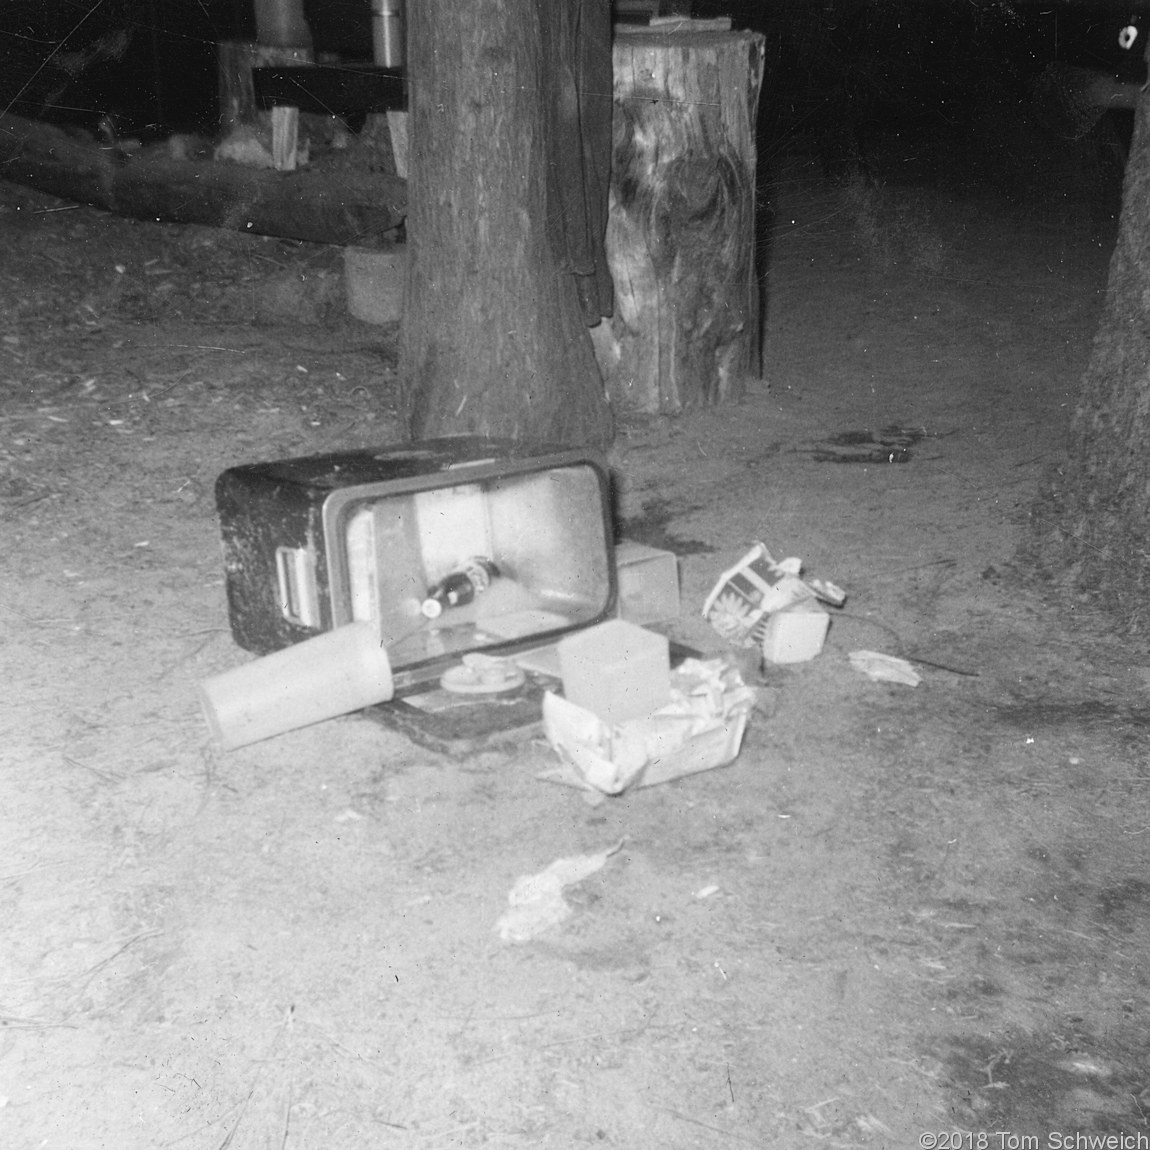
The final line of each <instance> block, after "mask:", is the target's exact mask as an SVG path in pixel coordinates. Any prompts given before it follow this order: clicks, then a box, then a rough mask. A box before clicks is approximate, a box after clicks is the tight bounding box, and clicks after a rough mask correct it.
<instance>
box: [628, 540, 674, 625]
mask: <svg viewBox="0 0 1150 1150" xmlns="http://www.w3.org/2000/svg"><path fill="white" fill-rule="evenodd" d="M615 568H616V572H617V575H618V581H619V598H618V600H617V602H616V607H615V613H616V615H617V616H618V617H619V618H620V619H626V620H627V622H628V623H638V624H639V625H640V626H642V625H643V624H646V623H666V622H669V621H670V620H672V619H677V618H678V617H679V610H680V603H679V557H678V556H677V555H675V554H673V553H672V552H670V551H661V550H659V548H657V547H648V546H647V545H646V544H645V543H633V542H631V541H630V540H629V539H624V540H620V541H619V542H618V543H617V544H616V545H615Z"/></svg>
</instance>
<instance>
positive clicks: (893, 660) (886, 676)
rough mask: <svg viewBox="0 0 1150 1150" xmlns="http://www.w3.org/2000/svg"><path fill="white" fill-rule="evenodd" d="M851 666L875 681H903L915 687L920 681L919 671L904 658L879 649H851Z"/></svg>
mask: <svg viewBox="0 0 1150 1150" xmlns="http://www.w3.org/2000/svg"><path fill="white" fill-rule="evenodd" d="M849 658H850V661H851V666H852V667H854V669H855V670H856V671H861V672H862V673H863V674H864V675H866V677H867V678H868V679H873V680H874V681H875V682H876V683H903V684H905V685H906V686H908V687H917V686H918V685H919V683H921V682H922V678H921V677H920V676H919V673H918V672H917V671H916V670H915V669H914V668H913V667H912V666H911V665H910V664H909V663H908V662H907V661H906V660H905V659H900V658H898V657H897V656H895V655H884V654H882V652H881V651H852V652H851V653H850V656H849Z"/></svg>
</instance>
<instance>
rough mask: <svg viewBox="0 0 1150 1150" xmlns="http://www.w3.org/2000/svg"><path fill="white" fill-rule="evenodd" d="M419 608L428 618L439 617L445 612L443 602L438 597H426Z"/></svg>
mask: <svg viewBox="0 0 1150 1150" xmlns="http://www.w3.org/2000/svg"><path fill="white" fill-rule="evenodd" d="M419 610H420V611H421V612H422V613H423V615H424V617H425V618H427V619H438V618H439V616H440V615H442V614H443V604H442V603H440V601H439V600H438V599H424V601H423V602H422V603H421V604H420V605H419Z"/></svg>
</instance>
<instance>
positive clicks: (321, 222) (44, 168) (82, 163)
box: [0, 115, 407, 244]
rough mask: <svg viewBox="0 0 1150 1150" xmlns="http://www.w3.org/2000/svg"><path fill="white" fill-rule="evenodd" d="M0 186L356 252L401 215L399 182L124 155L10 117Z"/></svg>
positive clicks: (0, 118) (0, 152) (5, 123)
mask: <svg viewBox="0 0 1150 1150" xmlns="http://www.w3.org/2000/svg"><path fill="white" fill-rule="evenodd" d="M0 179H6V180H10V181H12V182H14V183H18V184H26V185H27V186H28V187H32V188H36V189H37V190H39V191H42V192H47V193H49V194H50V195H54V196H59V197H61V198H62V199H66V200H74V201H75V202H77V203H81V204H89V205H91V206H92V207H96V208H103V209H104V210H105V211H109V212H115V213H117V214H118V215H123V216H132V217H134V218H135V219H141V220H163V221H166V222H170V223H182V224H206V225H208V226H210V227H217V228H226V229H229V230H231V231H241V232H244V231H246V232H258V233H259V234H261V235H268V236H282V237H284V238H286V239H297V240H313V241H316V242H318V243H329V244H349V243H353V242H354V243H360V244H362V243H363V242H364V241H365V239H370V238H371V237H373V236H376V235H379V234H381V233H383V232H386V231H389V230H390V229H392V228H394V227H397V226H398V225H399V224H400V223H401V222H402V221H403V219H404V217H405V216H406V215H407V181H406V180H402V179H400V178H399V177H398V176H392V175H387V174H385V173H380V172H370V173H364V174H362V175H358V174H353V173H347V172H340V173H338V174H331V175H328V174H325V173H323V172H320V171H309V170H306V169H305V170H302V171H295V172H276V171H261V170H258V169H253V168H245V167H241V166H240V165H238V164H231V163H223V162H221V163H216V162H213V161H206V160H204V161H198V160H177V159H172V158H169V157H168V156H167V155H166V154H164V153H160V154H156V153H154V152H152V153H146V154H144V155H137V156H124V155H123V154H122V153H119V152H116V151H114V150H111V149H104V148H99V147H97V146H96V145H95V144H90V143H86V142H84V141H81V140H77V139H76V138H75V137H74V136H71V135H69V134H68V133H67V132H64V131H62V130H61V129H59V128H56V127H53V126H52V125H50V124H44V123H41V122H39V121H36V120H25V119H21V118H20V117H19V116H12V115H0Z"/></svg>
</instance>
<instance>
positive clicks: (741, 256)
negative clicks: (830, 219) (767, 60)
mask: <svg viewBox="0 0 1150 1150" xmlns="http://www.w3.org/2000/svg"><path fill="white" fill-rule="evenodd" d="M763 60H764V38H763V37H762V36H761V35H759V34H757V33H752V32H721V31H695V30H688V31H680V30H677V28H676V27H675V26H674V25H672V26H669V27H668V28H667V29H666V30H660V31H637V32H630V33H627V34H624V35H619V36H617V37H616V41H615V48H614V72H615V74H614V90H615V122H614V156H613V165H612V173H611V214H610V222H609V224H608V229H607V256H608V260H609V263H610V268H611V274H612V277H613V279H614V282H615V300H616V307H615V312H614V315H613V316H612V318H611V319H610V321H606V322H604V323H603V324H602V325H601V326H600V327H599V328H597V329H596V331H595V333H594V339H595V346H596V350H597V352H598V355H599V366H600V368H601V369H602V371H603V375H604V378H605V379H606V381H607V387H608V393H609V394H610V396H611V399H612V401H613V402H614V403H615V405H616V407H617V408H619V409H624V410H632V411H641V412H646V413H651V414H654V413H657V412H661V413H665V414H672V413H675V412H678V411H681V410H682V409H683V408H687V407H698V406H702V405H705V404H711V403H719V402H722V401H724V400H731V399H737V398H739V397H740V396H741V394H742V393H743V391H744V390H745V387H746V382H747V379H748V378H750V377H752V376H755V375H758V374H759V366H760V365H759V343H760V330H759V328H760V323H759V320H760V310H759V296H758V282H757V279H756V276H755V182H756V181H755V164H756V154H755V119H756V114H757V109H758V102H759V91H760V88H761V86H762V80H763Z"/></svg>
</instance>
